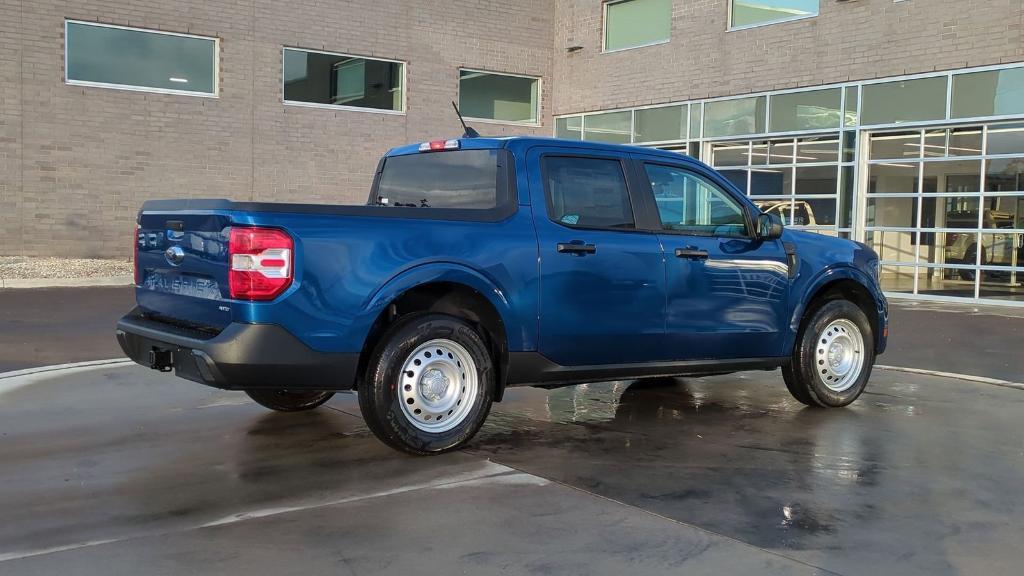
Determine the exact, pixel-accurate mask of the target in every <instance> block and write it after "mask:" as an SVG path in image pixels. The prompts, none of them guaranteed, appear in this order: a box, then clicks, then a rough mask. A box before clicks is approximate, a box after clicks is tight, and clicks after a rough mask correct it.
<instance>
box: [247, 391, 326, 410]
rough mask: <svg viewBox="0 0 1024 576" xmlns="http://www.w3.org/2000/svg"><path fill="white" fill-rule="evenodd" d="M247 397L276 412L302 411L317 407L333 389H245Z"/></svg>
mask: <svg viewBox="0 0 1024 576" xmlns="http://www.w3.org/2000/svg"><path fill="white" fill-rule="evenodd" d="M245 393H246V394H248V395H249V398H252V399H253V400H255V401H256V403H257V404H259V405H260V406H263V407H264V408H270V409H271V410H276V411H278V412H303V411H306V410H312V409H314V408H317V407H319V406H320V405H321V404H323V403H324V402H327V401H328V400H330V399H331V398H332V397H333V396H334V391H333V390H246V391H245Z"/></svg>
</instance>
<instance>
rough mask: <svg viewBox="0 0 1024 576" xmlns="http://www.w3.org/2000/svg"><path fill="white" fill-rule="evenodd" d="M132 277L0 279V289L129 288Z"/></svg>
mask: <svg viewBox="0 0 1024 576" xmlns="http://www.w3.org/2000/svg"><path fill="white" fill-rule="evenodd" d="M132 284H135V278H134V277H133V276H104V277H98V278H7V279H3V278H0V288H11V289H25V288H80V287H88V286H131V285H132Z"/></svg>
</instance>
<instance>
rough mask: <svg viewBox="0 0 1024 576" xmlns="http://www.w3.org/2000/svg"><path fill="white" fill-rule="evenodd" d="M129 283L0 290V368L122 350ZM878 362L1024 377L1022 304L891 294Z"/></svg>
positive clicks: (93, 357)
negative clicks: (118, 331) (120, 324)
mask: <svg viewBox="0 0 1024 576" xmlns="http://www.w3.org/2000/svg"><path fill="white" fill-rule="evenodd" d="M133 290H134V289H133V288H131V287H109V288H53V289H39V290H0V372H5V371H9V370H18V369H22V368H29V367H36V366H47V365H51V364H63V363H66V362H78V361H84V360H100V359H106V358H119V357H121V356H123V353H122V352H121V349H120V348H119V347H118V346H117V342H116V341H115V340H114V336H113V331H114V325H115V324H116V323H117V320H118V318H120V317H121V316H122V315H124V314H125V313H126V312H128V311H129V310H131V309H132V308H133V307H134V305H135V303H134V299H135V297H134V291H133ZM890 304H891V316H892V318H891V327H892V329H891V337H890V339H889V350H888V351H887V352H886V353H885V354H884V355H883V356H881V357H880V359H879V363H880V364H886V365H889V366H903V367H910V368H921V369H926V370H938V371H941V372H952V373H958V374H970V375H974V376H984V377H988V378H997V379H1000V380H1008V381H1011V382H1020V383H1024V357H1022V354H1021V343H1022V342H1024V308H1008V307H1003V308H998V307H992V306H987V307H986V306H974V305H969V304H950V303H946V302H943V303H928V302H919V301H909V300H897V299H893V300H891V301H890Z"/></svg>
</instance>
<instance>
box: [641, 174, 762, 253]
mask: <svg viewBox="0 0 1024 576" xmlns="http://www.w3.org/2000/svg"><path fill="white" fill-rule="evenodd" d="M648 164H650V165H654V166H661V167H664V168H671V169H673V170H678V171H680V172H683V173H685V174H688V175H691V176H693V177H696V178H698V179H700V180H703V181H705V182H707V183H709V184H711V185H713V186H714V187H715V188H716V189H717V190H719V191H720V192H721V193H723V194H725V195H726V196H727V197H728V198H730V199H732V201H733V202H735V203H736V205H737V206H739V208H740V211H741V212H742V213H743V221H744V227H745V230H744V232H745V233H744V234H735V235H732V234H730V235H726V236H723V235H719V234H695V233H693V231H690V230H674V229H672V228H666V227H665V223H664V222H663V221H662V219H661V212H660V211H659V210H658V201H657V198H655V196H654V189H653V188H652V187H651V184H650V178H649V177H648V176H647V168H646V166H647V165H648ZM637 171H638V172H639V173H640V174H641V175H642V176H644V179H643V182H644V188H645V190H646V195H647V197H648V199H649V202H650V205H651V206H652V208H653V211H654V216H655V218H656V222H657V226H658V228H657V229H656V230H655V231H656V232H658V233H659V234H672V235H674V236H690V237H693V238H740V239H746V240H755V239H756V237H755V235H754V219H753V210H757V208H756V207H752V206H751V204H750V203H749V202H748V201H747V199H746V196H741V195H739V194H737V193H736V191H735V190H733V189H732V184H731V183H729V182H726V183H725V184H724V185H723V183H722V181H720V180H719V178H716V177H714V176H713V175H711V174H707V173H705V172H703V171H701V170H695V169H694V168H692V167H688V166H683V165H680V164H675V163H672V162H670V161H666V160H664V159H660V158H642V159H638V161H637ZM723 180H724V178H723Z"/></svg>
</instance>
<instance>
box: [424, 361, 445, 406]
mask: <svg viewBox="0 0 1024 576" xmlns="http://www.w3.org/2000/svg"><path fill="white" fill-rule="evenodd" d="M449 383H450V381H449V380H448V377H447V376H445V375H444V372H441V371H440V370H438V369H437V368H431V369H430V370H427V371H426V372H424V373H423V377H422V378H420V394H422V395H423V398H425V399H426V400H427V401H428V402H437V401H438V400H440V399H441V398H443V397H444V393H445V391H447V390H448V385H449Z"/></svg>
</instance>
